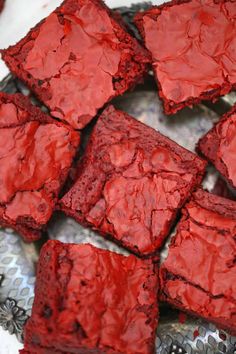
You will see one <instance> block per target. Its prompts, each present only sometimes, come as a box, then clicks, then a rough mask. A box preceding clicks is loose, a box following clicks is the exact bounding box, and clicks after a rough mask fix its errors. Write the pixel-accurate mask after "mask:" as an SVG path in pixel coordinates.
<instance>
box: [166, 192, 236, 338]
mask: <svg viewBox="0 0 236 354" xmlns="http://www.w3.org/2000/svg"><path fill="white" fill-rule="evenodd" d="M235 257H236V203H235V202H233V201H230V200H228V199H225V198H221V197H218V196H215V195H213V194H210V193H207V192H204V191H203V190H198V191H197V192H196V193H194V194H193V197H192V199H191V200H190V202H189V203H188V204H187V205H186V206H185V208H184V209H183V217H182V220H181V221H180V223H179V226H178V229H177V233H176V235H175V237H174V238H173V240H172V242H171V245H170V247H169V254H168V257H167V259H166V260H165V262H164V264H163V265H162V267H161V288H162V289H161V290H162V299H163V300H165V301H167V302H169V303H170V304H171V305H173V306H176V307H177V308H180V309H181V310H184V311H186V312H189V313H191V314H193V315H196V316H200V317H203V318H205V319H207V320H209V321H211V322H215V323H216V324H218V325H219V327H222V328H225V329H227V330H229V331H230V332H232V333H233V334H236V282H235V279H236V263H235V259H236V258H235Z"/></svg>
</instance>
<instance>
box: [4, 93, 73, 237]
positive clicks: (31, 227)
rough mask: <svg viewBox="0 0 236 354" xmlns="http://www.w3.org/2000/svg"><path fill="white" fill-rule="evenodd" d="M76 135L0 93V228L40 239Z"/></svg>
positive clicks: (23, 99)
mask: <svg viewBox="0 0 236 354" xmlns="http://www.w3.org/2000/svg"><path fill="white" fill-rule="evenodd" d="M78 145H79V135H78V134H77V133H76V132H74V131H73V130H72V129H70V128H69V127H68V126H65V125H63V124H61V123H56V122H55V121H54V120H53V119H51V118H50V117H49V116H47V115H46V114H44V113H42V111H41V110H40V109H39V108H36V107H34V106H33V105H31V103H30V101H29V99H28V98H26V97H24V96H22V95H20V94H16V95H7V94H4V93H1V94H0V224H1V225H3V226H10V227H13V228H15V229H16V230H17V231H18V232H19V233H21V234H22V236H23V237H24V238H25V239H26V240H27V241H32V240H34V239H36V238H38V237H39V236H40V229H42V228H43V227H44V226H45V225H46V223H47V221H48V220H49V218H50V217H51V214H52V212H53V210H54V207H55V203H56V201H57V198H58V193H59V191H60V189H61V187H62V185H63V183H64V181H65V178H66V176H67V174H68V171H69V169H70V166H71V163H72V159H73V157H74V155H75V152H76V148H77V147H78Z"/></svg>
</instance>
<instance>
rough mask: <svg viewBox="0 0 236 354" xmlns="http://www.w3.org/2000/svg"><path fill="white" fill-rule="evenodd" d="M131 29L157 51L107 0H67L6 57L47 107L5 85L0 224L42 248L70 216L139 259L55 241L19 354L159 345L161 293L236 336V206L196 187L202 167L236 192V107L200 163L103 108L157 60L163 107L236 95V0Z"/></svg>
mask: <svg viewBox="0 0 236 354" xmlns="http://www.w3.org/2000/svg"><path fill="white" fill-rule="evenodd" d="M135 23H136V25H137V27H138V29H139V31H140V33H141V36H142V38H143V46H145V47H146V49H144V47H143V46H142V45H141V44H140V43H139V42H138V41H137V40H136V39H135V38H133V37H132V36H131V34H129V33H128V30H127V28H126V26H125V24H124V23H123V22H122V20H121V19H120V18H119V17H118V16H117V15H116V14H114V13H113V12H111V11H110V10H109V9H108V8H107V7H106V6H105V4H104V3H103V2H102V1H101V0H65V1H64V2H63V4H62V5H61V6H60V7H59V8H57V9H56V10H55V11H54V12H53V13H52V14H51V15H50V16H48V17H47V18H46V19H45V20H43V21H42V22H40V23H39V24H38V25H37V26H36V27H35V28H34V29H32V30H31V31H30V32H29V33H28V34H27V36H26V37H25V38H23V39H22V40H21V41H20V42H19V43H17V44H16V45H14V46H12V47H10V48H8V49H6V50H3V51H2V56H3V59H4V60H5V62H6V63H7V65H8V66H9V68H10V70H11V71H12V73H14V74H15V75H16V76H17V77H18V78H19V79H21V80H22V81H23V82H25V83H26V84H27V85H28V87H29V88H30V89H31V91H32V92H33V93H34V94H35V95H36V96H37V97H38V99H39V100H40V101H41V102H42V103H43V104H44V105H45V106H46V107H47V108H48V109H49V112H50V114H45V113H43V112H42V110H41V109H40V108H38V107H36V106H33V105H32V104H31V103H30V100H29V99H28V98H27V97H24V96H23V95H21V94H15V95H8V94H5V93H0V171H1V173H0V224H1V225H2V226H4V227H12V228H13V229H15V230H16V231H17V232H18V233H19V234H21V235H22V236H23V238H24V240H25V241H28V242H31V241H35V240H37V239H39V238H40V237H41V235H42V232H43V230H45V229H46V226H47V223H48V221H49V219H50V218H51V216H52V214H53V212H54V211H55V210H56V209H57V210H58V209H59V210H61V211H63V212H64V213H65V214H67V215H68V216H71V217H73V218H74V219H75V220H76V221H77V222H79V223H80V224H82V225H83V226H86V227H91V228H92V229H93V230H96V231H98V232H99V233H100V234H101V235H102V236H103V237H105V238H109V239H111V240H112V241H114V242H116V243H118V244H119V245H121V246H122V247H124V248H126V249H128V250H129V251H130V252H131V253H133V255H130V256H128V257H125V256H122V255H119V254H116V253H113V252H109V251H106V250H101V249H97V248H95V247H93V246H91V245H89V244H85V245H76V244H63V243H61V242H59V241H48V242H47V243H46V244H44V246H43V248H42V250H41V254H40V260H39V263H38V267H37V283H36V289H35V300H34V305H33V311H32V316H31V318H30V319H29V320H28V322H27V324H26V327H25V349H24V350H22V351H21V353H25V354H56V353H57V354H69V353H81V354H85V353H114V354H115V353H116V354H118V353H124V354H146V353H147V354H148V353H154V348H155V331H156V328H157V324H158V301H159V300H162V301H167V302H168V303H169V304H171V305H172V306H174V307H176V308H180V309H182V310H184V311H186V312H188V313H191V314H193V315H195V316H200V317H203V318H205V319H207V320H209V321H212V322H215V323H216V324H218V325H219V327H221V328H224V329H226V330H228V331H229V332H230V333H232V334H236V282H235V279H236V202H233V201H230V200H228V199H225V198H222V197H218V196H215V195H213V194H210V193H208V192H207V191H204V190H203V189H202V188H201V182H202V179H203V177H204V173H205V169H206V165H207V162H206V160H208V161H210V162H211V163H212V164H213V165H214V166H215V167H216V169H217V170H218V171H219V172H220V173H221V175H222V176H223V177H224V178H225V180H227V181H228V182H229V184H230V185H231V186H232V187H235V188H236V108H234V109H233V110H232V111H231V112H229V113H227V114H226V115H225V116H224V117H223V118H221V119H220V121H219V122H218V123H217V124H216V125H215V126H214V127H213V129H212V130H211V131H210V132H209V133H208V134H206V136H204V137H202V139H201V140H200V142H199V144H198V147H197V151H198V153H199V154H200V155H201V156H202V157H200V156H198V155H197V154H194V153H192V152H190V151H188V150H186V149H184V148H183V147H181V146H179V145H178V144H177V143H175V142H174V141H172V140H170V139H168V138H167V137H165V136H163V135H162V134H160V133H159V132H157V131H155V130H153V129H151V128H149V127H148V126H146V125H144V124H142V123H140V122H138V121H137V120H136V119H135V118H133V117H131V116H129V115H128V114H126V113H124V112H122V111H118V110H116V109H115V108H114V107H113V106H112V105H108V102H109V101H111V100H112V99H113V98H114V97H116V96H118V95H121V94H123V93H124V92H125V91H127V90H128V89H132V88H133V87H134V86H135V85H137V84H138V83H141V82H142V81H143V79H144V78H145V75H146V73H147V72H148V70H149V69H150V66H151V64H152V67H153V71H154V74H155V77H156V80H157V84H158V89H159V95H160V97H161V98H162V100H163V102H164V110H165V112H166V113H167V114H173V113H175V112H176V111H178V110H180V109H182V108H183V107H185V106H192V105H193V104H195V103H200V102H201V101H202V100H205V99H208V100H215V99H216V98H218V97H219V96H221V95H225V94H226V93H228V92H230V91H231V90H232V89H234V88H236V51H235V47H236V2H235V0H222V1H217V2H216V1H214V0H204V1H201V0H191V1H188V0H186V1H185V0H184V1H181V0H173V2H171V3H167V4H165V5H162V6H159V7H152V8H151V9H149V10H148V11H147V12H142V13H139V14H137V15H136V17H135ZM95 117H96V119H97V121H96V124H95V125H94V128H93V131H92V134H91V136H90V138H89V141H88V144H87V147H86V151H85V153H84V154H83V156H82V157H81V158H80V161H79V164H78V165H77V173H76V180H75V181H73V184H71V185H70V188H69V189H68V188H67V191H66V192H65V189H63V186H64V185H65V182H66V181H67V178H68V176H69V173H70V170H71V167H72V164H73V161H74V158H75V156H76V155H77V153H78V149H79V144H80V135H81V134H82V135H83V129H84V128H85V127H86V126H87V125H88V124H89V123H90V122H91V121H92V120H93V119H94V118H95ZM168 119H171V117H170V118H168ZM180 211H181V214H182V217H181V219H180V221H179V222H178V224H177V231H176V234H175V236H174V237H173V238H172V240H171V245H170V247H169V254H168V257H167V259H166V260H165V261H164V263H163V264H162V265H161V266H160V267H159V252H160V250H161V248H162V246H163V244H164V242H165V240H166V238H167V237H168V236H169V235H170V232H171V230H172V228H173V226H174V225H175V224H176V222H177V221H178V215H179V214H180Z"/></svg>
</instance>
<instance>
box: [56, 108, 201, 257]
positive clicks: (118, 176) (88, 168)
mask: <svg viewBox="0 0 236 354" xmlns="http://www.w3.org/2000/svg"><path fill="white" fill-rule="evenodd" d="M205 167H206V162H205V161H204V160H203V159H201V158H200V157H198V156H197V155H196V154H193V153H192V152H190V151H188V150H186V149H184V148H183V147H181V146H179V145H178V144H176V143H175V142H174V141H171V140H170V139H168V138H167V137H165V136H163V135H162V134H160V133H159V132H157V131H155V130H154V129H152V128H150V127H148V126H146V125H144V124H143V123H141V122H139V121H137V120H136V119H134V118H133V117H131V116H129V115H128V114H127V113H125V112H122V111H119V110H116V109H115V108H114V107H113V106H109V107H107V108H106V109H105V110H104V111H103V113H102V114H101V116H100V117H99V118H98V121H97V123H96V125H95V127H94V129H93V132H92V135H91V137H90V140H89V142H88V145H87V149H86V151H85V154H84V156H83V158H82V160H81V162H80V164H79V166H78V178H77V181H76V182H75V184H74V185H73V186H72V188H71V189H70V190H69V191H68V192H67V193H66V194H65V195H64V196H63V198H62V199H61V200H60V201H59V208H60V209H61V210H62V211H64V212H65V213H66V214H67V215H69V216H71V217H73V218H74V219H75V220H77V221H78V222H79V223H81V224H82V225H84V226H89V227H91V228H92V229H94V230H97V231H98V232H99V233H100V234H101V235H103V236H104V237H105V238H109V239H112V240H113V241H115V242H116V243H118V244H119V245H121V246H123V247H125V248H127V249H128V250H130V251H131V252H133V253H135V254H136V255H138V256H139V257H151V256H156V254H157V253H158V250H159V249H160V247H161V246H162V244H163V242H164V240H165V239H166V237H167V236H168V235H169V232H170V229H171V227H172V226H173V224H174V222H175V220H176V215H177V213H178V210H179V209H180V208H181V207H182V205H183V204H184V203H185V202H186V200H187V199H188V198H189V196H190V195H191V193H192V192H193V190H194V189H195V188H196V187H197V186H199V184H200V183H201V180H202V178H203V175H204V173H205ZM85 191H86V192H85ZM121 220H122V222H121Z"/></svg>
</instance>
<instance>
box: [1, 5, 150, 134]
mask: <svg viewBox="0 0 236 354" xmlns="http://www.w3.org/2000/svg"><path fill="white" fill-rule="evenodd" d="M88 13H89V14H90V16H88V15H87V14H88ZM95 17H96V22H94V21H93V19H94V18H95ZM45 38H47V41H46V40H45ZM78 38H79V39H80V40H79V41H78ZM2 57H3V59H4V61H5V62H6V64H7V65H8V67H9V68H10V70H11V71H12V72H13V73H14V74H15V75H16V76H17V77H19V78H20V79H21V80H22V81H24V82H25V83H26V84H27V85H28V86H29V88H30V89H31V90H32V91H33V92H34V93H35V94H36V95H37V97H38V98H39V99H40V100H41V101H42V102H43V103H44V104H45V105H46V106H47V107H48V108H49V109H50V112H51V114H52V116H54V117H55V118H58V119H60V120H62V121H65V122H67V123H69V124H70V125H71V126H72V127H73V128H75V129H82V128H84V127H85V126H86V125H87V124H88V123H89V122H90V121H91V120H92V119H93V118H94V117H95V116H96V114H97V112H98V111H99V109H101V108H102V107H103V106H104V105H105V104H106V103H107V102H109V101H110V100H111V99H112V98H114V97H116V96H118V95H121V94H123V93H124V92H125V91H127V90H128V89H132V88H133V87H134V86H135V85H137V84H138V83H140V82H141V81H142V80H143V78H144V76H145V74H146V73H147V71H148V69H149V66H150V56H149V53H148V51H147V50H146V49H144V48H143V47H142V46H141V45H140V44H139V42H138V41H137V40H136V39H135V38H133V37H132V36H131V35H130V34H129V33H128V32H127V31H125V29H124V28H123V26H122V25H120V24H119V23H118V22H117V21H116V20H115V16H114V15H113V14H112V12H111V11H110V10H109V9H108V7H107V6H105V4H104V3H103V2H102V1H97V0H88V1H86V2H85V1H83V0H65V1H64V2H63V3H62V5H61V6H59V7H58V8H57V9H56V10H55V11H54V12H53V13H52V14H51V15H49V16H48V17H47V18H46V19H45V20H43V21H41V22H40V23H39V24H38V25H37V26H36V27H35V28H33V29H32V30H31V31H30V32H29V33H28V34H27V35H26V37H25V38H23V39H22V40H21V41H20V42H19V43H17V44H16V45H14V46H11V47H9V48H8V49H5V50H3V51H2ZM39 57H40V58H41V59H42V60H39V59H38V58H39ZM52 63H53V65H52ZM98 88H99V89H98Z"/></svg>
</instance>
